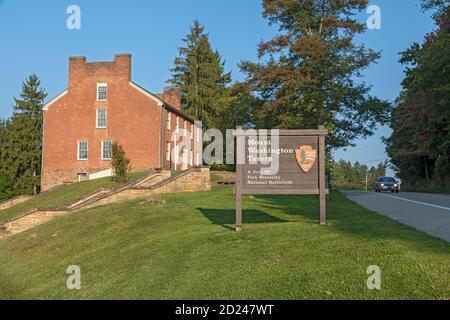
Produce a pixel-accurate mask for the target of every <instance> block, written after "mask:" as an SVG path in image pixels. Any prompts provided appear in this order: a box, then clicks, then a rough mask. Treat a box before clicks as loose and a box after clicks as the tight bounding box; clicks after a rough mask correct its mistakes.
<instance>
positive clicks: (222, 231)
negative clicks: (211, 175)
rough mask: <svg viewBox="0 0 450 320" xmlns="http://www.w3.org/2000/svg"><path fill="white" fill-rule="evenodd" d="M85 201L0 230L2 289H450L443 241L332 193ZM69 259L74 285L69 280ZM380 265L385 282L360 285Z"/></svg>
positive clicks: (1, 292) (377, 295) (354, 293)
mask: <svg viewBox="0 0 450 320" xmlns="http://www.w3.org/2000/svg"><path fill="white" fill-rule="evenodd" d="M156 198H158V199H165V200H166V201H167V203H166V204H162V205H144V204H140V201H138V200H136V201H131V202H124V203H116V204H114V205H110V206H105V207H98V208H93V209H88V210H86V211H82V212H79V213H74V214H73V215H70V216H68V217H62V218H57V219H55V220H53V221H51V222H49V223H47V224H45V225H42V226H40V227H37V228H35V229H32V230H29V231H27V232H25V233H23V234H19V235H16V236H14V237H10V238H5V239H2V240H0V261H1V264H0V297H2V298H5V299H13V298H20V299H24V298H39V299H91V298H92V299H97V298H99V299H107V298H108V299H109V298H112V299H356V298H358V299H359V298H360V299H423V298H425V299H449V298H450V295H449V279H450V244H448V243H447V242H444V241H441V240H438V239H435V238H432V237H429V236H427V235H425V234H423V233H420V232H417V231H415V230H413V229H411V228H409V227H406V226H403V225H401V224H399V223H397V222H395V221H393V220H390V219H388V218H386V217H384V216H381V215H378V214H375V213H371V212H369V211H367V210H365V209H363V208H361V207H360V206H358V205H356V204H354V203H352V202H350V201H348V200H347V199H346V198H345V197H344V196H343V195H342V194H340V193H334V194H333V201H332V202H330V203H329V208H328V216H329V220H328V221H329V224H330V225H328V226H324V227H320V226H318V221H317V206H318V203H317V199H316V197H308V196H307V197H298V196H261V197H255V198H252V199H250V198H245V200H244V208H245V210H244V222H245V224H244V229H243V230H244V231H243V232H242V233H239V234H236V233H235V232H233V230H232V227H233V222H234V196H233V194H232V189H231V188H229V187H226V188H217V189H213V191H211V192H198V193H189V194H177V195H164V196H160V197H155V199H156ZM69 265H78V266H80V268H81V281H82V289H81V290H68V289H66V279H67V275H66V273H65V271H66V269H67V267H68V266H69ZM370 265H378V266H379V267H380V268H381V272H382V289H381V290H380V291H376V290H375V291H371V290H368V289H367V286H366V280H367V278H368V275H367V274H366V269H367V267H368V266H370Z"/></svg>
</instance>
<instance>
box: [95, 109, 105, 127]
mask: <svg viewBox="0 0 450 320" xmlns="http://www.w3.org/2000/svg"><path fill="white" fill-rule="evenodd" d="M101 110H104V111H105V126H99V124H98V120H99V117H98V115H99V112H100V111H101ZM107 126H108V109H104V108H100V109H97V112H96V115H95V127H96V128H97V129H106V127H107Z"/></svg>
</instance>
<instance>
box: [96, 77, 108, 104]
mask: <svg viewBox="0 0 450 320" xmlns="http://www.w3.org/2000/svg"><path fill="white" fill-rule="evenodd" d="M100 87H105V88H106V92H105V95H106V98H105V99H100V95H99V94H100ZM97 101H99V102H104V101H108V84H107V83H106V82H98V83H97Z"/></svg>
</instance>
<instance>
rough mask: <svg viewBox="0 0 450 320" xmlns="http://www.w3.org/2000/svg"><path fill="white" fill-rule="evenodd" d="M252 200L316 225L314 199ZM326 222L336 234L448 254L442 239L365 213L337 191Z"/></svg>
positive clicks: (449, 252) (384, 217) (309, 197)
mask: <svg viewBox="0 0 450 320" xmlns="http://www.w3.org/2000/svg"><path fill="white" fill-rule="evenodd" d="M255 198H256V199H258V202H259V205H260V206H262V207H263V208H264V209H263V210H267V211H269V212H273V211H274V210H276V211H280V212H283V213H284V214H288V215H291V216H293V217H294V216H297V217H302V218H306V219H307V220H309V221H310V222H311V223H317V222H318V219H319V208H318V205H319V203H318V198H317V197H316V196H270V195H264V196H255ZM327 221H328V222H329V223H330V224H331V226H332V228H334V229H335V230H337V231H339V232H342V233H344V234H350V235H352V236H355V237H358V238H365V239H367V240H369V241H378V240H401V241H406V242H408V243H410V244H411V245H413V246H415V247H417V248H420V249H422V250H432V251H433V252H439V253H446V254H450V245H449V243H448V242H446V241H445V240H442V239H438V238H436V237H433V236H430V235H427V234H426V233H424V232H421V231H419V230H416V229H415V228H412V227H409V226H407V225H404V224H402V223H400V222H398V221H396V220H393V219H390V218H389V217H386V216H383V215H381V214H378V213H376V212H372V211H370V210H367V209H365V208H364V207H362V206H360V205H358V204H356V203H354V202H352V201H350V200H349V199H348V198H347V197H346V196H345V195H344V194H342V193H340V192H333V200H332V201H327Z"/></svg>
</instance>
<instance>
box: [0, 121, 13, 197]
mask: <svg viewBox="0 0 450 320" xmlns="http://www.w3.org/2000/svg"><path fill="white" fill-rule="evenodd" d="M8 128H9V121H8V120H1V119H0V202H1V201H4V200H7V199H9V198H11V197H12V196H13V187H12V181H11V172H10V170H9V168H8V164H9V161H8V151H9V143H8Z"/></svg>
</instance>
